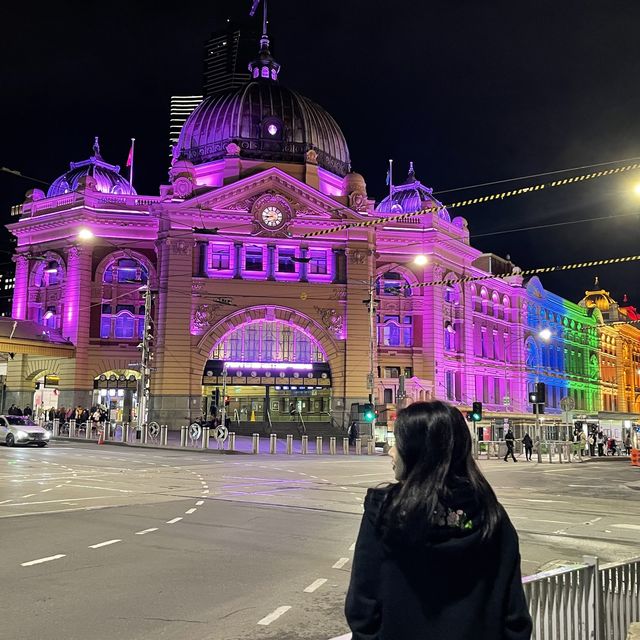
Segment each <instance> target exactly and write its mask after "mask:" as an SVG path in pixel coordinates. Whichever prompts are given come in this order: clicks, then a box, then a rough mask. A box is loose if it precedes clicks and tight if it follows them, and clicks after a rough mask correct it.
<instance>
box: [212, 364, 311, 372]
mask: <svg viewBox="0 0 640 640" xmlns="http://www.w3.org/2000/svg"><path fill="white" fill-rule="evenodd" d="M224 366H225V367H226V368H227V369H237V368H240V369H294V370H298V371H311V370H312V369H313V365H312V364H303V363H300V362H225V364H224Z"/></svg>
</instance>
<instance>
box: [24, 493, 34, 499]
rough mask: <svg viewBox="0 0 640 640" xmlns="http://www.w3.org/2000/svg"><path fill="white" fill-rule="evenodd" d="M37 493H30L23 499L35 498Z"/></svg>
mask: <svg viewBox="0 0 640 640" xmlns="http://www.w3.org/2000/svg"><path fill="white" fill-rule="evenodd" d="M35 495H36V494H35V493H28V494H27V495H26V496H22V498H23V499H24V498H33V496H35Z"/></svg>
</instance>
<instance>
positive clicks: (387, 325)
mask: <svg viewBox="0 0 640 640" xmlns="http://www.w3.org/2000/svg"><path fill="white" fill-rule="evenodd" d="M378 343H379V344H380V345H381V346H383V347H411V346H413V318H412V316H409V315H404V316H400V315H384V316H382V318H381V319H379V320H378Z"/></svg>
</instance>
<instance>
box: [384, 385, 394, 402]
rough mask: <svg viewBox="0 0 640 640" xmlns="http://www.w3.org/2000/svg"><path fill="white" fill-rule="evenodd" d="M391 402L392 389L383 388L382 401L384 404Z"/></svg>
mask: <svg viewBox="0 0 640 640" xmlns="http://www.w3.org/2000/svg"><path fill="white" fill-rule="evenodd" d="M392 402H393V389H387V388H385V390H384V403H385V404H391V403H392Z"/></svg>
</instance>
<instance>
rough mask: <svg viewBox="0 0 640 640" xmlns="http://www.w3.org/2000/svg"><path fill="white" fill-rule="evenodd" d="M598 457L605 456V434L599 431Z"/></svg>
mask: <svg viewBox="0 0 640 640" xmlns="http://www.w3.org/2000/svg"><path fill="white" fill-rule="evenodd" d="M598 455H599V456H603V455H604V433H602V431H598Z"/></svg>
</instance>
